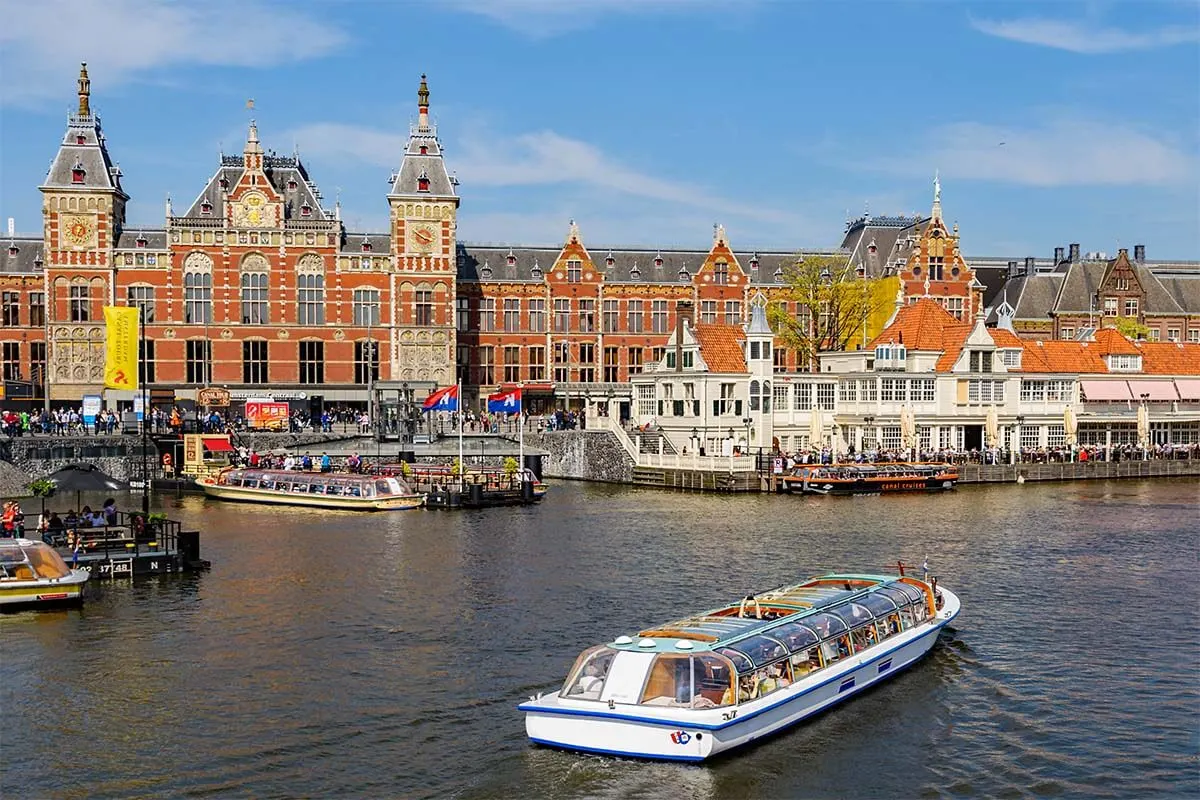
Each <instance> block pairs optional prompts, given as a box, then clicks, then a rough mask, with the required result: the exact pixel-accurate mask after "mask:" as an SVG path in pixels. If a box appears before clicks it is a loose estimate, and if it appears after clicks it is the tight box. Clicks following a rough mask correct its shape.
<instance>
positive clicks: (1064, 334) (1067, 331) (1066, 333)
mask: <svg viewBox="0 0 1200 800" xmlns="http://www.w3.org/2000/svg"><path fill="white" fill-rule="evenodd" d="M1058 338H1060V339H1062V340H1064V341H1068V342H1069V341H1071V340H1072V339H1074V338H1075V329H1074V328H1063V329H1062V330H1061V331H1059V335H1058Z"/></svg>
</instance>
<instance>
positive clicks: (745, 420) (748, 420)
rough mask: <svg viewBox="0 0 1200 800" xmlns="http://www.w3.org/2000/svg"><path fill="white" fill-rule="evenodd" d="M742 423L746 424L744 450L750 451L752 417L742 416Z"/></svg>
mask: <svg viewBox="0 0 1200 800" xmlns="http://www.w3.org/2000/svg"><path fill="white" fill-rule="evenodd" d="M742 424H743V425H745V426H746V452H747V453H749V452H750V426H751V425H753V424H754V418H753V417H743V418H742Z"/></svg>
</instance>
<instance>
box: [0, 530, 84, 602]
mask: <svg viewBox="0 0 1200 800" xmlns="http://www.w3.org/2000/svg"><path fill="white" fill-rule="evenodd" d="M88 576H89V573H88V571H87V570H85V569H71V568H70V567H68V566H67V562H65V561H63V559H62V556H60V555H59V554H58V553H56V552H55V551H54V548H52V547H51V546H50V545H48V544H44V543H42V542H34V541H30V540H29V539H0V608H5V609H9V608H13V607H21V606H41V605H52V604H58V603H78V602H81V601H82V600H83V585H84V584H85V583H87V579H88Z"/></svg>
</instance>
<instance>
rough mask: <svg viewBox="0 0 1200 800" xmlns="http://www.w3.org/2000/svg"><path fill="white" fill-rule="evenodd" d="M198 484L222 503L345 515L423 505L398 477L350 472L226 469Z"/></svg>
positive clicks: (420, 499)
mask: <svg viewBox="0 0 1200 800" xmlns="http://www.w3.org/2000/svg"><path fill="white" fill-rule="evenodd" d="M196 484H197V485H198V486H199V487H200V488H201V489H203V490H204V493H205V494H206V495H208V496H209V497H217V498H220V499H221V500H241V501H243V502H247V503H269V504H273V505H286V506H309V507H310V508H334V509H343V510H347V511H398V510H407V509H411V508H420V507H421V506H422V504H424V502H425V495H424V494H422V493H420V492H414V491H413V490H412V489H411V488H409V486H408V484H406V483H405V482H404V481H403V480H402V479H400V478H397V477H389V476H376V475H363V474H359V473H351V472H301V471H294V470H282V469H226V470H222V471H221V472H220V473H219V474H217V475H215V476H211V477H207V478H200V479H199V480H197V481H196Z"/></svg>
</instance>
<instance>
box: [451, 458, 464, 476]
mask: <svg viewBox="0 0 1200 800" xmlns="http://www.w3.org/2000/svg"><path fill="white" fill-rule="evenodd" d="M450 472H451V474H453V475H462V474H463V465H462V462H461V461H459V460H458V459H457V458H456V459H454V461H453V462H451V464H450Z"/></svg>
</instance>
